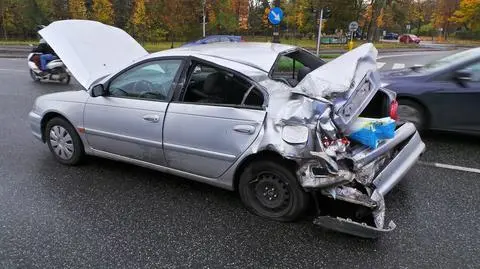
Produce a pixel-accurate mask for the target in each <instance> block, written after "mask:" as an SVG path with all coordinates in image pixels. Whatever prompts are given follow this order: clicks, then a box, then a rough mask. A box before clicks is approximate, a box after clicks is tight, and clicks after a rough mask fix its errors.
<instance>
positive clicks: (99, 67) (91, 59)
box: [39, 20, 148, 88]
mask: <svg viewBox="0 0 480 269" xmlns="http://www.w3.org/2000/svg"><path fill="white" fill-rule="evenodd" d="M39 34H40V35H41V36H42V37H43V38H44V39H45V41H47V43H48V44H49V45H50V47H52V49H53V50H54V51H55V53H56V54H57V55H58V56H59V57H60V59H61V60H62V61H63V63H64V64H65V65H66V66H67V68H68V69H69V70H70V72H71V73H72V74H73V76H74V77H75V79H77V81H78V82H79V83H80V84H82V86H83V87H85V88H88V87H90V85H91V84H92V82H93V81H95V80H96V79H98V78H100V77H102V76H105V75H108V74H110V73H112V72H113V71H116V70H118V69H119V68H121V67H124V66H126V65H128V64H129V63H132V62H134V61H135V60H138V59H139V58H141V57H144V56H146V55H148V52H147V51H146V50H145V49H144V48H143V47H142V46H141V45H140V44H138V42H137V41H135V39H133V38H132V37H131V36H130V35H129V34H127V33H126V32H125V31H123V30H122V29H119V28H116V27H113V26H109V25H106V24H103V23H100V22H97V21H89V20H62V21H55V22H53V23H51V24H50V25H48V26H47V27H45V28H43V29H42V30H40V31H39Z"/></svg>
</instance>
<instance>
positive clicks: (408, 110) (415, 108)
mask: <svg viewBox="0 0 480 269" xmlns="http://www.w3.org/2000/svg"><path fill="white" fill-rule="evenodd" d="M398 118H399V122H400V123H405V122H411V123H413V124H415V127H416V128H417V130H419V131H423V130H425V128H426V115H425V110H424V109H423V108H422V107H421V106H420V105H419V104H417V103H416V102H413V101H410V100H402V99H400V100H399V101H398Z"/></svg>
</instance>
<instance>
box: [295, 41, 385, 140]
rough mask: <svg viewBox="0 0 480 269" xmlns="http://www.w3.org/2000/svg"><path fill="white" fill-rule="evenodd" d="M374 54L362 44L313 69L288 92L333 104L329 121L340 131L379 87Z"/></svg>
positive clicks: (350, 122) (366, 103) (375, 55)
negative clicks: (332, 121) (331, 120)
mask: <svg viewBox="0 0 480 269" xmlns="http://www.w3.org/2000/svg"><path fill="white" fill-rule="evenodd" d="M377 54H378V52H377V49H376V48H375V47H374V46H373V44H371V43H368V44H364V45H362V46H360V47H358V48H356V49H354V50H352V51H350V52H347V53H345V54H343V55H341V56H340V57H338V58H336V59H334V60H333V61H331V62H328V63H327V64H324V65H322V66H321V67H319V68H317V69H315V70H313V71H312V72H310V73H309V74H308V75H306V76H305V78H304V79H303V80H302V81H300V83H298V85H297V86H296V87H295V88H294V90H293V91H292V92H294V93H297V94H301V95H305V96H308V97H310V98H313V99H316V100H320V101H323V102H329V103H331V104H333V112H334V116H333V120H334V122H335V124H336V125H337V127H338V128H339V129H340V131H342V132H344V131H346V130H347V129H348V126H349V125H351V124H352V123H353V121H355V119H356V118H357V117H358V115H359V114H360V113H361V112H362V111H363V110H364V109H365V107H366V106H367V105H368V103H369V102H370V101H371V99H372V98H373V96H374V95H375V93H376V92H377V91H378V89H379V88H380V76H379V74H378V71H377V64H376V59H377Z"/></svg>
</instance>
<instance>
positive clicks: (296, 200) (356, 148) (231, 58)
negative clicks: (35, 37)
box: [29, 20, 425, 237]
mask: <svg viewBox="0 0 480 269" xmlns="http://www.w3.org/2000/svg"><path fill="white" fill-rule="evenodd" d="M72 29H75V31H72ZM39 33H40V35H42V37H43V38H44V39H45V40H46V41H47V42H48V43H49V44H50V46H51V47H52V48H53V49H54V50H55V51H56V53H57V54H58V55H59V56H60V58H61V59H62V61H63V62H64V63H65V65H66V66H67V67H68V69H69V70H70V71H71V72H72V74H73V76H75V78H76V79H77V81H78V82H79V83H80V84H81V85H83V86H84V88H85V89H84V90H79V91H68V92H61V93H54V94H48V95H44V96H41V97H39V98H38V99H37V100H36V101H35V104H34V107H33V109H32V111H31V112H30V115H29V117H30V123H31V127H32V132H33V135H34V136H35V137H37V138H38V139H39V140H40V141H42V142H44V143H46V144H47V145H48V147H49V148H50V151H51V152H52V154H53V156H54V157H55V158H56V159H57V160H58V161H59V162H61V163H63V164H66V165H76V164H79V163H80V162H81V161H82V160H83V159H84V157H85V155H95V156H100V157H104V158H109V159H113V160H118V161H123V162H128V163H132V164H136V165H140V166H144V167H148V168H152V169H156V170H159V171H162V172H166V173H171V174H175V175H179V176H182V177H186V178H189V179H192V180H197V181H201V182H205V183H208V184H212V185H215V186H218V187H221V188H225V189H229V190H235V191H238V192H239V194H240V197H241V199H242V201H243V202H244V204H245V205H246V207H247V208H248V209H249V210H250V211H251V212H253V213H255V214H257V215H260V216H263V217H267V218H270V219H274V220H278V221H292V220H295V219H298V218H299V217H301V216H302V215H303V213H304V212H305V211H306V210H307V209H308V208H309V207H310V206H314V208H315V209H316V210H317V212H318V216H317V217H316V218H315V220H314V223H315V224H317V225H320V226H323V227H326V228H330V229H334V230H338V231H342V232H346V233H350V234H353V235H357V236H363V237H376V236H378V235H379V234H381V233H384V232H388V231H391V230H393V229H394V228H395V224H394V223H393V222H392V221H391V222H390V223H389V224H388V225H385V219H386V217H385V204H384V200H383V197H384V195H385V194H387V193H388V192H389V191H390V190H391V189H392V188H393V187H394V186H395V185H396V184H397V183H398V182H399V180H401V179H402V177H403V176H404V175H405V173H406V172H407V171H408V170H409V169H410V168H411V167H412V166H413V165H414V163H415V162H416V160H417V159H418V157H419V156H420V154H421V153H422V152H423V151H424V148H425V145H424V143H423V142H422V140H421V139H420V137H419V135H418V132H417V131H416V129H415V127H414V125H413V124H410V123H405V124H399V125H398V126H396V127H395V131H394V132H395V133H394V137H391V138H388V139H383V140H380V141H378V143H377V144H375V145H374V146H373V147H372V146H367V145H365V144H362V143H359V142H358V141H353V140H351V139H349V137H348V135H349V134H350V133H351V132H352V126H354V125H355V124H356V123H357V122H358V119H359V118H374V119H381V118H382V119H384V118H388V119H391V118H396V108H397V104H396V101H395V94H394V93H393V92H391V91H389V90H387V89H384V88H382V87H380V85H381V82H380V81H379V76H378V73H377V70H376V63H375V59H376V56H377V51H376V49H375V48H374V47H373V45H371V44H366V45H363V46H361V47H360V48H357V49H356V50H353V51H351V52H349V53H346V54H344V55H343V56H341V57H339V58H337V59H335V60H333V61H331V62H329V63H325V62H324V61H322V60H321V59H319V58H317V57H315V56H314V55H312V54H311V53H310V52H308V51H306V50H303V49H301V48H298V47H294V46H287V45H280V44H269V43H247V42H244V43H235V44H232V43H229V44H227V43H218V44H211V45H200V46H193V47H185V48H178V49H172V50H167V51H163V52H158V53H153V54H149V53H148V52H146V51H145V50H144V49H143V48H142V47H141V46H140V45H139V44H138V43H136V41H135V40H134V39H133V38H131V37H130V36H129V35H128V34H126V33H125V32H123V31H122V30H120V29H118V28H115V27H112V26H107V25H103V24H101V23H98V22H93V21H83V20H67V21H57V22H54V23H52V24H50V25H49V26H47V27H46V28H44V29H42V30H41V31H40V32H39ZM92 37H94V38H92ZM85 40H89V41H90V42H85ZM345 205H347V208H348V210H343V209H342V210H341V208H344V206H345ZM342 206H343V207H342Z"/></svg>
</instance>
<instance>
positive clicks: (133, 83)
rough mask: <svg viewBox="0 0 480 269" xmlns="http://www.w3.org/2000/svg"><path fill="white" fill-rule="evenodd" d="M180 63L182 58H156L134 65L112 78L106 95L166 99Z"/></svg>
mask: <svg viewBox="0 0 480 269" xmlns="http://www.w3.org/2000/svg"><path fill="white" fill-rule="evenodd" d="M181 64H182V60H158V61H151V62H147V63H144V64H141V65H139V66H136V67H134V68H132V69H130V70H128V71H126V72H125V73H123V74H121V75H120V76H118V77H116V78H114V79H113V80H112V82H111V83H110V86H109V88H108V95H109V96H111V97H124V98H134V99H149V100H156V101H166V100H167V99H168V96H170V93H171V91H172V90H173V89H172V84H173V81H174V79H175V76H176V74H177V72H178V70H179V69H180V66H181Z"/></svg>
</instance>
